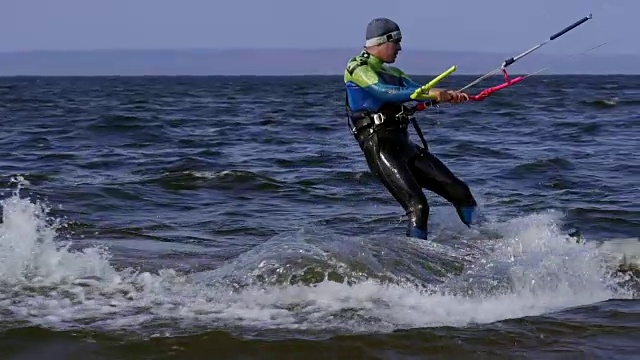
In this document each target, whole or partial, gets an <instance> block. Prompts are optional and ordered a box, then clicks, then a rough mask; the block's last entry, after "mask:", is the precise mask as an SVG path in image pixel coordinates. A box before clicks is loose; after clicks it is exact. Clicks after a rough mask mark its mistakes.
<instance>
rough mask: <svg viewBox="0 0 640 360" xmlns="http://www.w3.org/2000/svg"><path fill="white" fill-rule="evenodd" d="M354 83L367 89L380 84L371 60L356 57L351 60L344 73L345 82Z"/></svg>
mask: <svg viewBox="0 0 640 360" xmlns="http://www.w3.org/2000/svg"><path fill="white" fill-rule="evenodd" d="M349 81H351V82H353V83H355V84H357V85H358V86H360V87H367V86H370V85H373V84H375V83H377V82H378V75H377V74H376V72H375V71H374V70H373V69H372V68H371V66H370V64H369V59H367V58H366V57H364V56H356V57H353V58H351V59H349V62H348V63H347V68H346V69H345V71H344V82H345V83H347V82H349Z"/></svg>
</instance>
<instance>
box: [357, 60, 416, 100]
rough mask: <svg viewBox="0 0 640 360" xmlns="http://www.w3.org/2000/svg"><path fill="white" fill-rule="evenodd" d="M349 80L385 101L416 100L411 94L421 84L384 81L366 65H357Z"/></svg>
mask: <svg viewBox="0 0 640 360" xmlns="http://www.w3.org/2000/svg"><path fill="white" fill-rule="evenodd" d="M349 80H350V81H352V82H354V83H355V84H357V85H358V86H360V87H361V88H363V89H365V90H366V91H368V92H369V93H371V94H372V95H373V96H375V97H377V98H379V99H380V100H382V101H384V102H395V103H403V102H408V101H414V100H413V99H412V98H411V94H413V92H414V91H415V90H416V89H418V88H419V87H420V85H415V86H414V85H411V86H393V85H388V84H385V83H382V82H381V81H380V79H379V78H378V75H377V74H376V73H375V72H374V71H373V70H371V68H370V67H368V66H366V65H364V66H359V67H357V68H356V69H355V70H354V71H353V72H352V74H351V76H350V79H349Z"/></svg>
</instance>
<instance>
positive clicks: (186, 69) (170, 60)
mask: <svg viewBox="0 0 640 360" xmlns="http://www.w3.org/2000/svg"><path fill="white" fill-rule="evenodd" d="M359 51H360V48H358V47H355V48H353V49H345V48H337V49H285V48H282V49H184V50H182V49H180V50H171V49H157V50H134V49H113V50H109V49H103V50H100V49H98V50H25V51H13V52H0V76H2V77H7V76H56V77H59V76H82V77H86V76H128V77H130V76H234V77H238V76H279V77H280V76H340V75H342V72H343V71H344V66H345V64H346V62H347V60H348V59H349V58H350V57H352V56H354V55H356V54H357V53H358V52H359ZM512 55H514V54H505V53H489V52H466V51H430V50H404V51H403V52H402V53H401V56H400V58H399V59H398V63H397V64H396V65H397V66H399V67H400V68H402V69H403V70H404V71H405V72H407V73H409V74H426V75H416V76H430V75H436V74H439V73H440V72H442V71H444V70H446V69H447V68H448V67H450V66H451V65H456V66H457V67H458V70H457V72H456V73H455V75H468V76H474V75H481V74H484V73H486V72H488V71H490V70H492V69H494V68H496V67H498V66H499V65H500V64H501V63H502V61H503V60H504V59H506V58H508V57H510V56H512ZM545 67H551V68H550V69H549V70H548V71H545V72H544V73H541V74H540V76H543V75H602V76H613V75H640V55H631V54H619V55H613V54H599V53H596V52H594V53H589V54H586V55H582V56H575V57H572V58H570V57H569V56H567V55H559V54H549V53H540V54H538V53H536V54H532V55H530V56H529V57H527V58H524V59H523V60H521V61H519V62H517V63H516V64H514V65H512V66H511V67H510V68H509V70H510V73H513V74H514V75H515V74H526V73H531V72H534V71H537V70H539V69H541V68H545Z"/></svg>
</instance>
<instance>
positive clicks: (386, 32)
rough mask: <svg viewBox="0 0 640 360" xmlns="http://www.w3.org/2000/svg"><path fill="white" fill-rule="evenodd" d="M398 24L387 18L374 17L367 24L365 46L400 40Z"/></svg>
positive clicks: (400, 34)
mask: <svg viewBox="0 0 640 360" xmlns="http://www.w3.org/2000/svg"><path fill="white" fill-rule="evenodd" d="M401 39H402V33H401V32H400V26H398V24H396V23H395V21H393V20H390V19H387V18H376V19H373V20H371V21H370V22H369V24H367V39H366V40H367V42H366V45H367V46H375V45H380V44H384V43H386V42H389V41H393V40H401Z"/></svg>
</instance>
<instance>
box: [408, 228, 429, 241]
mask: <svg viewBox="0 0 640 360" xmlns="http://www.w3.org/2000/svg"><path fill="white" fill-rule="evenodd" d="M407 236H408V237H413V238H418V239H422V240H427V232H426V231H424V230H422V229H418V228H416V227H412V226H410V227H409V230H408V231H407Z"/></svg>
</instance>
